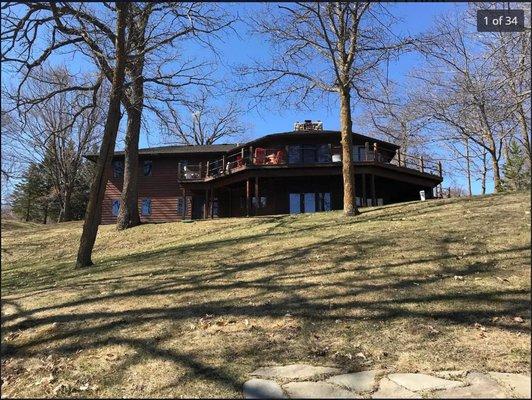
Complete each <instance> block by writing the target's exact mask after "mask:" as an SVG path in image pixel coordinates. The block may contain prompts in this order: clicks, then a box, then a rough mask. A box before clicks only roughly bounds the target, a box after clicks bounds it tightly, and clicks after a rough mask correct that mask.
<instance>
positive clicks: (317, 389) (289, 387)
mask: <svg viewBox="0 0 532 400" xmlns="http://www.w3.org/2000/svg"><path fill="white" fill-rule="evenodd" d="M283 389H284V390H285V391H286V393H288V396H289V397H290V398H294V399H361V398H362V396H359V395H357V394H356V393H353V392H350V391H349V390H345V389H342V388H341V387H339V386H336V385H333V384H332V383H327V382H290V383H287V384H286V385H283Z"/></svg>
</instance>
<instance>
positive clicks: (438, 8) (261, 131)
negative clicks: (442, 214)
mask: <svg viewBox="0 0 532 400" xmlns="http://www.w3.org/2000/svg"><path fill="white" fill-rule="evenodd" d="M220 5H221V6H223V7H227V8H228V10H229V11H232V12H238V13H239V14H240V15H241V16H242V17H243V18H244V19H245V18H246V16H247V15H250V14H253V13H258V12H261V9H262V7H263V4H260V3H247V4H246V3H221V4H220ZM389 7H390V10H391V11H392V13H393V14H394V15H395V16H396V17H397V18H398V19H399V22H398V23H397V24H396V25H395V26H393V27H392V28H391V29H392V30H393V31H394V33H401V34H411V35H415V34H417V33H420V32H423V31H425V30H427V29H428V28H429V27H430V26H431V24H432V23H433V20H434V17H436V16H437V15H440V14H442V13H447V12H449V11H453V10H458V11H459V12H461V11H465V9H466V8H467V4H465V3H393V4H390V5H389ZM235 31H236V32H229V33H227V34H226V35H225V36H224V39H223V42H222V43H217V48H218V49H219V54H220V55H221V57H220V58H221V62H220V65H219V67H218V70H217V72H216V75H217V76H218V77H219V78H222V79H231V78H232V77H233V78H234V73H233V71H232V69H231V67H230V66H231V65H235V64H242V63H246V62H247V61H248V60H252V59H257V58H263V57H264V56H265V55H266V56H267V55H268V51H269V47H268V44H267V43H265V42H263V41H262V39H261V38H257V37H254V36H252V35H250V34H249V32H248V27H247V26H246V25H245V24H244V23H242V22H241V23H238V24H237V25H236V26H235ZM182 51H184V52H186V53H187V55H188V56H189V57H192V58H198V59H201V58H204V57H205V54H207V53H208V52H206V51H205V49H202V48H200V47H199V46H189V47H187V48H183V49H182ZM58 61H59V60H58ZM62 62H64V63H67V64H68V66H69V67H70V68H72V69H74V70H79V71H83V70H85V71H86V70H88V69H92V68H91V67H90V65H89V63H88V62H87V61H84V60H80V59H79V58H70V59H68V60H65V59H64V58H63V60H62ZM420 62H421V59H420V56H419V55H417V54H406V55H403V56H401V58H400V59H399V60H398V61H397V62H390V64H389V77H390V79H392V80H394V81H396V82H398V83H399V84H401V83H402V82H404V80H405V78H406V77H407V75H408V73H409V71H410V70H411V69H412V68H414V67H416V66H418V65H419V64H420ZM2 69H3V72H5V71H4V68H2ZM6 78H7V79H9V74H5V73H4V74H3V78H2V80H3V81H4V82H5V80H6ZM217 101H218V102H223V101H224V96H223V95H222V96H220V97H219V98H218V99H217ZM333 101H334V100H333ZM354 111H355V118H354V130H356V131H358V129H357V119H356V112H357V110H356V109H355V110H354ZM243 119H244V122H245V123H246V125H248V126H249V127H250V129H249V132H247V134H246V138H247V139H252V138H255V137H259V136H262V135H265V134H269V133H272V132H280V131H286V130H290V129H291V128H292V126H293V123H294V122H295V121H301V120H304V119H312V120H321V121H323V124H324V128H325V129H339V112H338V106H337V105H336V104H335V103H334V102H332V103H331V104H320V106H319V107H316V108H315V109H312V110H306V111H301V110H296V109H286V110H280V109H279V110H275V111H262V112H260V113H259V112H257V110H252V111H249V112H247V113H246V114H245V115H244V117H243ZM124 120H125V118H124V119H123V121H122V123H121V126H122V128H123V127H124V126H125V121H124ZM361 133H364V132H361ZM121 136H122V135H121ZM161 143H162V138H161V137H160V135H159V127H158V124H157V122H156V121H155V120H153V119H152V118H150V117H149V116H148V117H147V124H146V125H145V126H144V127H143V132H142V135H141V139H140V146H141V147H150V146H156V145H160V144H161ZM121 148H123V142H122V140H121V137H119V140H118V142H117V149H121ZM451 183H452V182H449V181H448V180H447V181H446V182H444V185H447V186H448V185H449V184H451ZM453 183H454V182H453ZM456 183H458V184H460V185H462V186H465V184H464V182H463V181H458V182H456ZM474 190H475V192H477V193H478V192H479V191H480V188H479V184H478V183H475V188H474Z"/></svg>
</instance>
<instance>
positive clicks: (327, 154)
mask: <svg viewBox="0 0 532 400" xmlns="http://www.w3.org/2000/svg"><path fill="white" fill-rule="evenodd" d="M317 161H318V162H320V163H326V162H331V147H330V146H329V145H328V144H320V145H319V146H318V151H317Z"/></svg>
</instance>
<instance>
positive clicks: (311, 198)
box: [303, 193, 316, 213]
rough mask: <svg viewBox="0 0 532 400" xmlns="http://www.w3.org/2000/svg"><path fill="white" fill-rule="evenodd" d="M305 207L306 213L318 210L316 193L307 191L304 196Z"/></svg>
mask: <svg viewBox="0 0 532 400" xmlns="http://www.w3.org/2000/svg"><path fill="white" fill-rule="evenodd" d="M303 209H304V210H305V211H304V212H306V213H313V212H316V194H315V193H305V195H304V197H303Z"/></svg>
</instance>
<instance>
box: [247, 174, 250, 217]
mask: <svg viewBox="0 0 532 400" xmlns="http://www.w3.org/2000/svg"><path fill="white" fill-rule="evenodd" d="M250 194H251V182H250V181H249V178H248V179H246V217H249V200H250V199H249V197H250Z"/></svg>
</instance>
